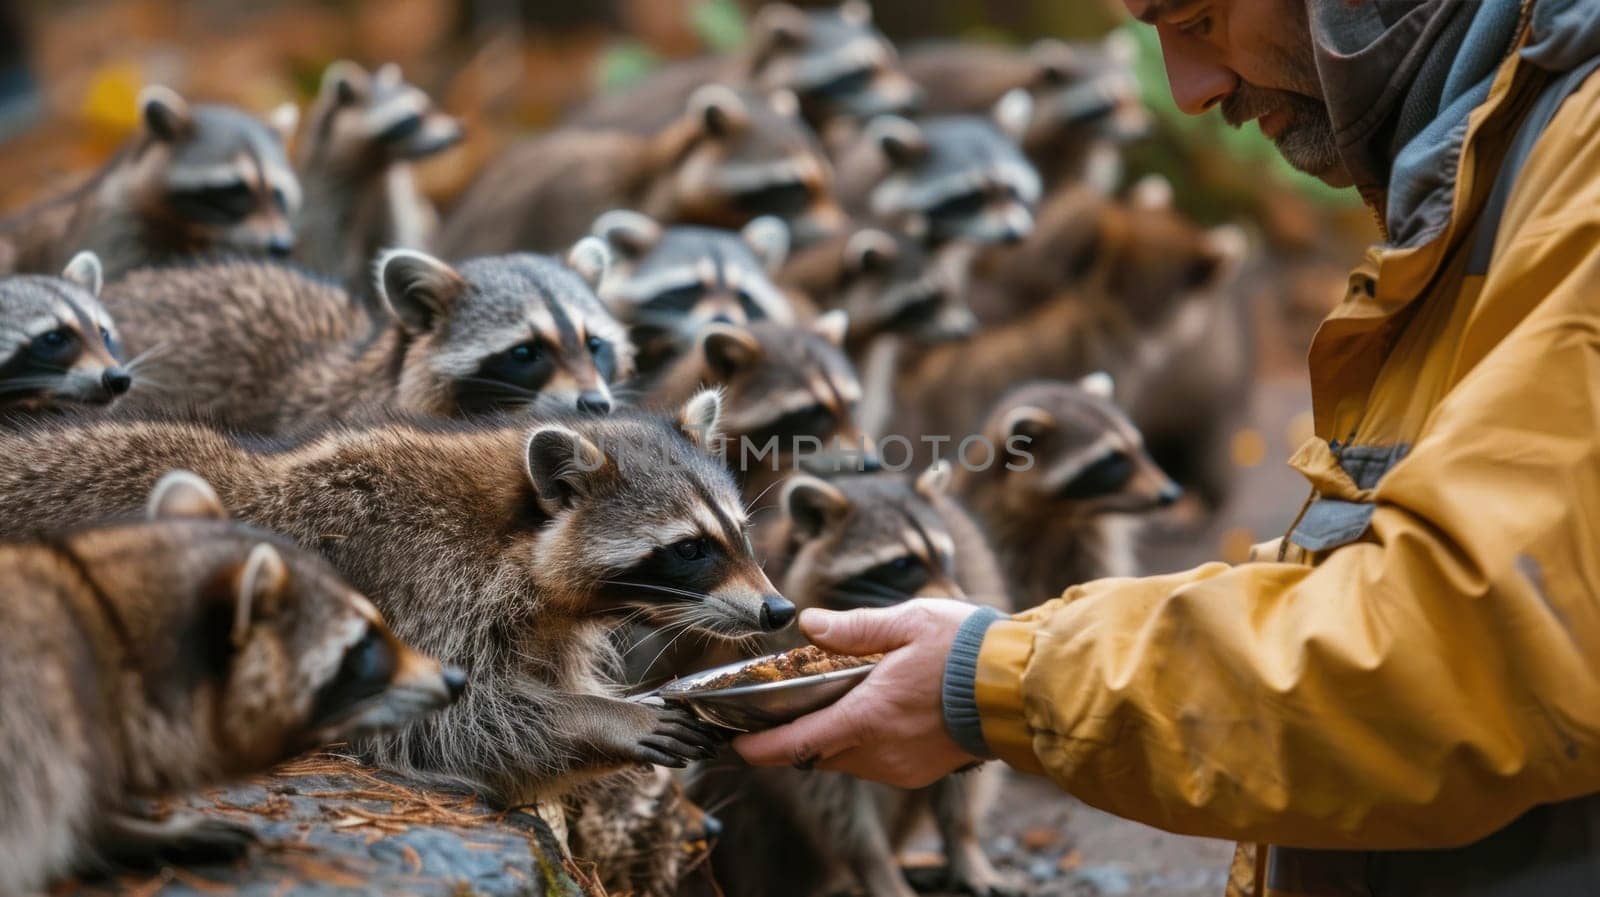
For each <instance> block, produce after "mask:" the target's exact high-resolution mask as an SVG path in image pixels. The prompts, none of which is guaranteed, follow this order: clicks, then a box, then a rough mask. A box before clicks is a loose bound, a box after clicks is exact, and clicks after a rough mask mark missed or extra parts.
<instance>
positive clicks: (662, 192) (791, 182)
mask: <svg viewBox="0 0 1600 897" xmlns="http://www.w3.org/2000/svg"><path fill="white" fill-rule="evenodd" d="M832 178H833V175H832V171H831V169H830V168H829V167H828V162H827V160H826V159H825V158H824V157H823V156H822V151H821V150H820V149H819V148H818V146H817V142H816V138H815V137H814V136H813V135H812V133H811V130H810V129H809V128H807V127H806V125H805V122H803V121H801V120H800V119H799V118H798V117H797V116H796V103H795V99H794V95H793V94H788V93H782V92H780V93H777V94H773V95H772V96H771V97H770V98H767V97H762V96H759V95H757V94H753V93H749V92H739V91H735V90H733V89H731V88H729V87H725V86H722V85H720V84H708V85H706V86H704V87H701V88H700V89H699V90H697V91H695V92H694V95H693V96H691V97H690V98H689V102H688V106H687V108H686V109H685V111H684V114H683V115H681V116H679V117H678V118H677V119H675V120H674V121H672V122H670V123H668V124H667V125H665V126H663V127H661V128H659V129H657V130H655V131H652V132H650V133H648V134H629V133H624V132H621V131H576V130H574V131H558V132H556V133H554V134H549V135H545V136H542V137H535V138H532V139H529V140H525V141H522V142H521V143H518V144H515V145H513V146H512V147H511V148H510V149H509V150H507V151H506V152H505V153H504V154H503V155H502V156H501V157H500V158H499V159H498V160H497V161H495V162H492V163H490V165H489V166H488V168H487V169H486V170H485V171H484V172H483V173H482V174H481V175H479V177H478V179H477V181H476V182H474V183H473V185H472V186H471V187H469V188H468V189H467V192H466V194H465V195H464V196H463V197H462V198H461V200H460V201H459V202H458V203H457V205H456V208H455V210H454V211H453V212H452V213H451V214H450V215H449V217H448V218H447V220H446V222H445V226H444V231H443V233H442V234H441V235H440V238H439V248H440V249H441V250H442V251H443V253H444V255H445V257H447V258H459V257H462V256H466V255H473V254H486V253H496V252H511V251H516V250H527V249H547V248H549V247H551V246H556V245H562V244H565V243H567V242H569V241H571V240H574V239H576V238H578V237H579V236H581V235H583V233H584V232H585V231H587V230H588V228H589V226H590V224H591V222H593V221H594V220H595V219H596V218H597V217H598V216H599V215H600V214H601V213H602V212H605V211H607V210H610V209H616V208H632V209H638V210H639V211H641V212H643V213H645V214H646V215H649V216H650V217H652V218H654V219H656V220H658V221H662V222H668V223H684V224H701V225H706V226H710V227H727V228H737V227H742V226H744V225H745V224H748V223H749V222H750V221H752V220H754V219H755V218H758V217H760V216H762V215H776V216H778V217H779V218H782V219H783V220H784V221H785V222H787V223H788V225H789V227H790V231H791V233H792V235H793V236H794V238H795V239H796V240H798V241H800V242H805V241H809V240H812V239H818V238H821V237H823V236H826V235H827V234H828V233H831V232H832V231H833V230H835V229H836V228H837V227H839V225H840V224H841V223H842V221H843V215H842V213H841V212H840V211H839V208H838V206H837V205H836V204H835V203H834V201H833V198H832Z"/></svg>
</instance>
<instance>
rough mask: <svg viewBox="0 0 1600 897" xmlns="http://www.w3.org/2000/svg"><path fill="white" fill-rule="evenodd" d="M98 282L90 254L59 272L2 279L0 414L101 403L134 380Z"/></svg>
mask: <svg viewBox="0 0 1600 897" xmlns="http://www.w3.org/2000/svg"><path fill="white" fill-rule="evenodd" d="M100 284H101V272H100V260H99V259H98V258H96V257H95V254H94V253H92V252H82V253H79V254H78V255H77V256H74V257H73V259H72V261H71V262H69V263H68V264H67V267H66V269H65V270H63V271H62V272H61V276H60V277H44V276H39V275H33V274H18V275H14V276H11V277H5V278H0V414H18V413H20V414H34V413H38V412H41V411H60V410H64V409H68V408H75V407H82V406H87V405H97V406H104V405H108V404H110V403H112V402H114V401H116V399H117V397H118V396H121V395H122V394H123V393H125V392H127V391H128V389H129V387H130V386H132V385H133V377H132V376H131V375H130V374H129V373H128V371H127V370H126V369H125V368H124V367H123V366H122V360H121V358H120V355H121V349H120V344H119V342H118V339H117V326H116V324H115V323H113V322H112V320H111V315H110V314H108V313H107V312H106V310H105V307H104V306H102V305H101V304H100V300H99V294H100Z"/></svg>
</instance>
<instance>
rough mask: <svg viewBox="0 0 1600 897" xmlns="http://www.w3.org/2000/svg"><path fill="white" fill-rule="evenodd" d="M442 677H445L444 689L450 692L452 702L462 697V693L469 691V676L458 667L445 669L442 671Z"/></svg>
mask: <svg viewBox="0 0 1600 897" xmlns="http://www.w3.org/2000/svg"><path fill="white" fill-rule="evenodd" d="M441 675H442V676H443V677H444V687H445V688H446V689H447V690H448V691H449V692H450V700H452V701H454V700H455V699H456V698H459V697H461V693H462V692H464V691H466V690H467V674H466V671H465V670H461V669H458V668H456V667H445V668H444V669H443V670H442V671H441Z"/></svg>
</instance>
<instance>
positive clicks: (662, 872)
mask: <svg viewBox="0 0 1600 897" xmlns="http://www.w3.org/2000/svg"><path fill="white" fill-rule="evenodd" d="M565 804H566V816H567V820H568V823H567V830H568V833H569V834H568V840H569V843H570V844H571V849H572V853H573V855H574V856H579V857H582V858H584V859H585V860H587V861H588V862H590V863H592V864H594V871H595V874H596V875H597V876H598V877H599V878H600V881H601V883H602V884H604V885H605V887H606V892H607V893H613V894H631V895H635V897H686V895H685V892H684V884H685V880H686V879H688V878H689V876H690V875H691V874H692V873H694V872H695V871H696V867H697V866H698V865H700V864H701V863H703V862H704V861H705V858H706V850H707V849H708V848H709V843H708V842H712V841H715V839H716V838H717V836H718V835H719V834H721V832H722V823H721V822H720V821H718V820H717V818H716V817H714V816H712V815H710V814H708V813H706V812H705V811H704V810H703V809H701V808H700V807H699V806H698V805H696V804H695V803H694V802H693V801H692V800H690V799H689V797H688V795H687V794H685V793H684V787H683V783H682V782H681V781H680V780H679V778H678V777H677V776H676V775H674V774H673V772H672V771H671V770H668V769H663V768H662V767H659V766H652V767H641V768H639V769H633V770H627V771H625V772H620V773H617V774H616V775H612V776H607V777H606V778H604V779H601V780H600V781H598V782H593V783H590V784H587V785H583V786H581V787H580V788H579V789H578V790H577V791H576V792H575V793H574V794H572V795H569V796H568V798H567V799H566V801H565Z"/></svg>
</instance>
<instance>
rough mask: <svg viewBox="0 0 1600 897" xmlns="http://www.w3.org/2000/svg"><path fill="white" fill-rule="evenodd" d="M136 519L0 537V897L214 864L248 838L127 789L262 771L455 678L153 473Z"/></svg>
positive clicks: (392, 717) (410, 708)
mask: <svg viewBox="0 0 1600 897" xmlns="http://www.w3.org/2000/svg"><path fill="white" fill-rule="evenodd" d="M149 507H150V520H149V521H148V522H138V523H131V522H130V523H118V524H115V525H111V526H106V527H102V528H98V529H89V530H79V531H74V532H70V533H67V534H64V535H56V536H51V537H47V538H41V539H36V540H33V541H29V542H26V543H20V544H11V545H5V546H0V775H4V778H5V783H6V784H5V788H6V812H5V813H4V814H3V815H0V894H6V895H22V894H31V893H36V892H38V891H39V890H40V889H42V888H43V887H44V886H45V885H46V884H47V883H48V882H49V881H50V880H51V879H53V878H55V877H57V876H59V875H63V874H66V873H68V872H78V873H87V872H95V871H99V870H102V869H104V868H106V867H107V866H109V865H113V864H149V863H156V862H161V861H171V860H179V859H195V858H216V857H219V856H227V855H231V854H237V853H240V852H242V851H244V850H245V849H246V848H248V846H249V845H250V843H251V842H252V841H254V835H253V834H252V833H251V831H250V830H249V829H248V828H245V827H242V826H239V825H237V824H235V823H232V822H226V821H223V820H220V819H205V818H199V817H196V816H185V815H179V816H173V817H169V818H168V819H166V820H163V821H157V820H154V819H149V818H145V817H144V815H143V814H142V813H141V812H140V811H139V809H138V807H137V806H136V805H135V803H134V801H135V799H140V798H161V797H169V796H176V795H179V794H181V793H183V792H185V791H190V790H193V789H197V788H201V787H204V786H208V785H216V784H220V783H222V782H224V781H226V780H228V779H232V778H237V777H241V776H245V775H248V774H251V773H257V772H262V771H265V770H266V769H267V768H269V767H271V766H272V765H274V764H276V763H279V762H281V761H283V760H286V759H288V758H290V757H292V756H294V755H295V754H298V753H301V752H303V751H307V750H310V749H312V748H315V747H318V746H320V745H323V744H326V743H328V742H330V741H334V740H340V739H343V738H347V737H349V736H351V735H354V734H359V733H362V732H371V731H377V730H381V729H384V728H392V727H394V726H398V725H402V724H405V723H408V722H410V721H411V720H413V719H415V718H417V717H419V716H421V715H422V714H424V713H426V712H428V711H430V710H434V709H437V708H439V707H443V706H444V705H446V704H448V703H449V702H450V701H451V700H452V699H453V698H454V696H455V695H457V694H459V692H460V689H461V687H462V685H463V684H464V682H465V679H464V678H463V677H462V676H461V674H460V673H459V672H456V671H445V670H442V669H441V668H440V666H439V664H438V663H436V662H435V661H433V660H430V659H428V658H425V657H423V656H421V655H419V654H417V653H416V652H414V651H412V650H411V649H410V648H408V647H406V646H405V645H403V644H401V643H400V642H399V641H398V640H396V639H395V637H394V636H393V635H391V634H390V633H389V631H388V630H387V629H386V628H385V627H384V624H383V621H382V619H381V618H380V617H379V616H378V614H377V611H376V610H374V609H373V607H372V605H371V604H369V603H368V602H367V601H366V599H365V598H363V597H361V596H360V595H358V594H357V593H356V592H354V591H353V590H352V589H351V588H350V587H349V586H347V585H345V584H344V582H343V581H341V580H340V579H339V578H338V576H336V575H335V574H334V573H333V571H332V570H331V569H329V568H328V565H327V564H326V563H324V562H323V561H322V560H320V559H318V558H316V557H315V556H314V555H311V554H310V553H308V552H305V551H302V550H300V549H298V548H295V547H294V546H292V545H291V544H289V543H287V542H286V541H284V540H282V539H279V538H278V537H276V536H271V535H267V534H265V533H263V532H261V531H258V530H254V529H251V528H249V527H247V526H242V525H239V524H234V523H229V522H228V521H227V520H226V515H225V514H224V513H223V511H222V508H221V506H220V505H219V504H218V503H217V501H216V496H215V495H214V494H213V493H212V492H211V490H210V488H209V487H208V486H207V485H206V484H205V483H204V482H203V481H201V480H199V479H198V478H196V477H194V476H193V475H192V474H185V473H175V474H170V475H168V476H167V477H166V478H165V479H163V480H162V482H161V484H160V485H159V486H158V487H157V488H156V490H155V492H154V494H153V495H151V496H150V497H149Z"/></svg>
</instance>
